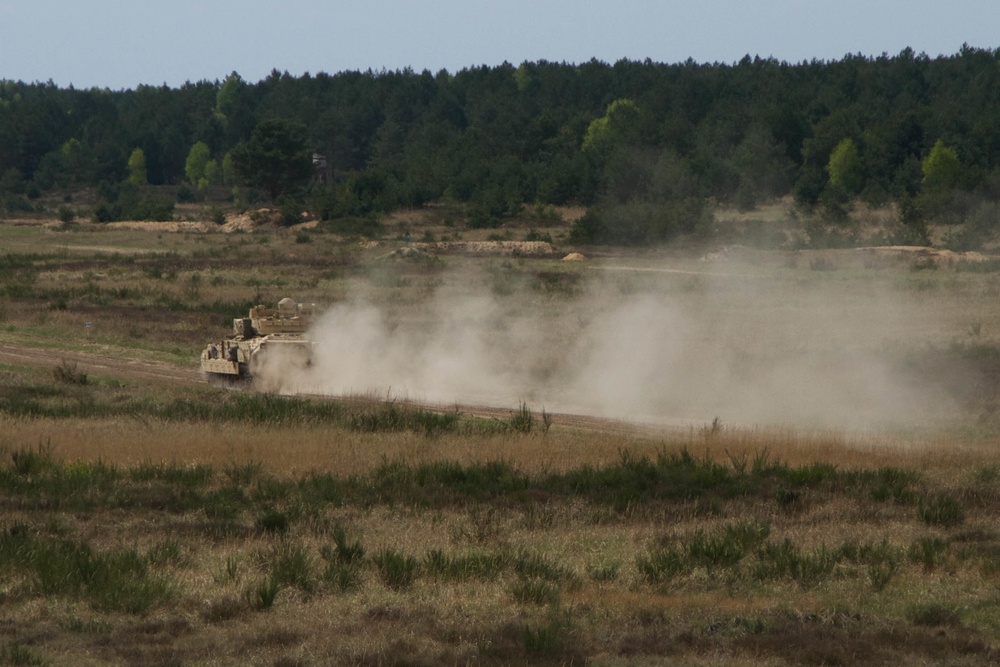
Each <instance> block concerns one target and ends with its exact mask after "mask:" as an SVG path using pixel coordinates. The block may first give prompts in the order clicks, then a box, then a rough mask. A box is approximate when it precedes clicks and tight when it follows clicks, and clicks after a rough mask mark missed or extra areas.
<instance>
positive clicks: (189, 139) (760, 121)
mask: <svg viewBox="0 0 1000 667" xmlns="http://www.w3.org/2000/svg"><path fill="white" fill-rule="evenodd" d="M314 152H318V153H321V154H323V155H325V156H326V157H327V159H328V160H329V168H328V170H327V171H328V173H329V174H330V175H332V178H331V179H329V180H327V182H317V179H315V178H314V171H313V164H312V154H313V153H314ZM147 185H154V186H155V185H176V186H183V187H181V188H179V191H180V192H183V193H184V194H185V196H195V197H196V196H197V193H198V192H199V191H200V190H203V189H205V188H206V187H212V186H222V185H227V186H230V187H237V186H242V187H244V188H246V187H248V186H249V187H251V188H252V189H253V191H255V192H259V193H260V196H261V197H262V198H266V199H268V200H272V201H275V202H278V203H281V202H290V201H294V202H295V204H296V205H301V204H302V203H305V204H307V205H308V206H310V207H311V208H312V209H313V210H315V211H316V212H317V213H318V214H319V215H321V216H322V217H324V218H327V219H339V218H358V217H362V218H363V217H365V216H372V215H377V214H379V213H382V212H386V211H391V210H393V209H397V208H401V207H419V206H422V205H424V204H426V203H428V202H431V201H435V200H440V199H448V200H450V201H454V202H459V203H462V204H464V205H466V207H467V210H468V212H469V224H470V225H473V226H483V227H490V226H497V225H499V224H501V223H502V221H503V219H504V218H506V217H508V216H513V215H517V214H518V213H519V212H520V211H521V210H522V209H523V208H524V207H525V206H533V205H536V204H543V205H565V204H579V205H584V206H587V207H588V210H589V213H588V216H587V217H586V218H585V219H584V220H583V221H581V223H580V224H578V225H577V228H576V229H575V230H574V234H575V235H576V236H577V238H578V239H579V240H584V241H591V242H616V243H647V242H657V241H665V240H669V239H671V238H673V237H675V236H677V235H678V234H684V233H710V229H711V227H712V220H711V206H710V202H719V203H725V204H732V205H735V206H739V207H741V208H744V209H752V208H754V207H755V206H756V205H757V204H758V203H759V202H761V201H763V200H767V199H770V198H773V197H780V196H785V195H789V194H791V195H794V196H795V198H796V200H797V201H798V202H799V203H801V204H802V205H804V206H809V207H816V208H817V209H818V210H821V211H823V212H824V214H825V215H826V216H828V218H829V219H830V220H833V221H836V220H843V219H846V215H847V212H848V211H849V210H850V208H851V207H852V206H854V205H856V203H857V202H865V203H868V204H872V205H884V204H887V203H896V204H898V207H899V211H900V213H901V217H902V219H903V222H904V223H906V225H907V227H908V230H909V231H908V233H910V234H912V236H913V237H914V238H918V239H919V237H920V236H921V234H922V233H924V232H923V231H922V230H924V229H925V226H926V224H928V223H930V222H945V223H958V222H966V223H969V222H971V223H973V224H972V225H970V228H975V229H979V230H980V232H981V233H986V232H988V231H989V230H991V229H992V228H993V227H995V226H996V223H997V219H996V218H997V214H996V210H997V209H996V206H995V202H996V201H997V200H998V199H1000V49H998V50H984V49H976V48H971V47H968V46H963V47H962V48H961V50H960V51H959V52H958V53H956V54H953V55H947V56H940V57H936V58H930V57H928V56H926V55H925V54H917V53H914V52H913V51H912V50H910V49H906V50H904V51H902V52H900V53H899V54H897V55H891V56H890V55H886V54H883V55H881V56H878V57H866V56H861V55H856V56H853V55H852V56H846V57H844V58H843V59H840V60H835V61H820V60H812V61H807V62H800V63H787V62H783V61H777V60H774V59H761V58H751V57H749V56H748V57H745V58H744V59H742V60H741V61H739V62H737V63H732V64H721V63H711V64H702V63H695V62H693V61H691V60H688V61H687V62H684V63H678V64H662V63H656V62H652V61H650V60H646V61H641V62H640V61H630V60H621V61H618V62H616V63H614V64H608V63H604V62H600V61H597V60H592V61H590V62H585V63H582V64H568V63H553V62H546V61H539V62H525V63H523V64H521V65H520V66H517V67H515V66H513V65H511V64H508V63H504V64H502V65H499V66H495V67H488V66H482V67H470V68H466V69H463V70H461V71H458V72H455V73H449V72H447V71H444V70H442V71H440V72H438V73H436V74H434V73H431V72H429V71H423V72H415V71H412V70H409V69H405V70H402V71H380V72H375V71H367V72H357V71H348V72H341V73H337V74H325V73H319V74H316V75H310V74H305V75H303V76H291V75H289V74H288V73H281V72H278V71H273V72H272V73H271V74H270V75H269V76H268V77H266V78H265V79H263V80H261V81H259V82H257V83H251V82H247V81H245V80H243V79H242V77H240V76H239V75H238V74H237V73H235V72H234V73H233V74H231V75H230V76H228V77H226V79H225V80H223V81H214V82H209V81H201V82H197V83H187V84H185V85H183V86H180V87H179V88H170V87H166V86H160V87H156V86H140V87H138V88H136V89H135V90H121V91H111V90H106V89H89V90H77V89H74V88H72V87H70V88H59V87H57V86H55V85H54V84H52V83H51V82H49V83H24V82H15V81H6V80H4V81H0V206H2V207H4V208H6V210H7V211H8V212H11V211H16V210H18V209H24V208H28V209H30V207H31V206H32V203H31V202H32V200H33V199H34V198H36V197H38V196H39V195H40V194H41V193H44V192H46V191H50V190H60V189H70V190H71V189H73V188H82V187H87V188H97V192H98V193H99V198H100V204H99V205H98V206H97V207H96V208H97V210H96V211H95V217H98V218H100V217H102V216H103V217H104V218H106V219H113V218H114V217H115V216H121V215H127V214H128V215H135V214H136V213H139V214H141V215H143V216H146V217H152V218H154V219H155V218H157V217H164V216H169V215H170V203H169V202H164V201H159V200H156V199H155V196H153V195H149V194H148V192H147V190H148V188H146V186H147ZM151 197H153V199H151ZM116 207H117V208H116Z"/></svg>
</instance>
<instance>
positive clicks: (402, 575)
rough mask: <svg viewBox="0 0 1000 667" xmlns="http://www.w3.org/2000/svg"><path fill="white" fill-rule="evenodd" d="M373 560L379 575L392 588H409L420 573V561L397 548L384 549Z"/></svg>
mask: <svg viewBox="0 0 1000 667" xmlns="http://www.w3.org/2000/svg"><path fill="white" fill-rule="evenodd" d="M372 562H373V563H374V564H375V568H376V570H377V571H378V575H379V577H380V578H381V579H382V583H384V584H385V585H386V586H387V587H389V588H391V589H392V590H397V591H398V590H403V589H406V588H409V587H410V586H412V585H413V582H414V581H416V579H417V577H418V576H419V574H420V562H419V561H418V560H417V559H416V558H415V557H414V556H408V555H406V554H404V553H403V552H401V551H397V550H395V549H388V548H387V549H383V550H382V551H379V552H378V553H376V554H375V555H374V556H372Z"/></svg>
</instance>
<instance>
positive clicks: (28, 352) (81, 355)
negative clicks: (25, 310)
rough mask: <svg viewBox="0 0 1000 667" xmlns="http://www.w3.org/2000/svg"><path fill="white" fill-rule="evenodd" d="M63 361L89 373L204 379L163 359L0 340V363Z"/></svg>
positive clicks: (160, 379) (166, 380)
mask: <svg viewBox="0 0 1000 667" xmlns="http://www.w3.org/2000/svg"><path fill="white" fill-rule="evenodd" d="M63 362H65V363H68V364H76V366H77V369H78V370H79V371H81V372H83V373H87V374H91V375H112V376H115V377H120V378H123V379H131V380H143V381H147V382H164V383H171V384H182V385H189V386H190V385H194V384H197V383H199V382H202V381H203V380H202V378H201V374H200V373H199V372H198V371H197V370H196V369H185V368H178V367H176V366H172V365H170V364H168V363H165V362H162V361H150V360H145V359H135V358H130V357H116V356H110V355H102V354H96V353H93V352H80V351H70V350H54V349H52V348H42V347H29V346H27V345H13V344H11V343H0V364H9V365H19V366H49V367H51V368H55V367H57V366H59V364H61V363H63Z"/></svg>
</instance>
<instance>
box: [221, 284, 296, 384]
mask: <svg viewBox="0 0 1000 667" xmlns="http://www.w3.org/2000/svg"><path fill="white" fill-rule="evenodd" d="M314 309H315V305H314V304H311V303H296V302H295V301H294V300H293V299H288V298H285V299H282V300H281V301H279V302H278V307H277V308H268V307H267V306H255V307H253V308H251V309H250V314H249V316H248V317H238V318H236V319H234V320H233V334H232V335H231V336H229V337H227V338H224V339H223V340H222V341H221V342H218V343H211V344H210V345H209V346H208V347H207V348H205V349H204V350H203V351H202V353H201V370H202V372H203V373H204V374H205V377H206V378H207V379H208V381H209V382H211V383H212V384H218V385H223V384H239V383H250V382H251V381H253V383H254V385H256V386H258V387H259V388H262V389H266V390H274V389H279V388H281V386H282V385H284V384H286V380H291V379H292V376H294V375H295V374H296V373H298V372H301V371H303V370H305V368H306V367H307V366H308V365H309V364H310V362H311V360H312V348H313V343H312V341H310V340H309V339H308V338H306V332H307V331H308V329H309V327H310V326H311V325H312V323H313V321H314Z"/></svg>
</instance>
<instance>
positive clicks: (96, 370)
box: [0, 343, 690, 436]
mask: <svg viewBox="0 0 1000 667" xmlns="http://www.w3.org/2000/svg"><path fill="white" fill-rule="evenodd" d="M63 362H66V363H69V364H76V367H77V369H78V370H79V371H81V372H84V373H87V374H89V375H110V376H114V377H117V378H121V379H124V380H138V381H142V382H148V383H151V384H157V383H164V384H170V385H174V386H188V387H191V386H197V385H202V384H204V382H205V380H204V378H203V377H202V375H201V372H200V371H199V370H197V369H194V368H191V369H185V368H178V367H176V366H172V365H170V364H168V363H165V362H161V361H150V360H145V359H135V358H127V357H113V356H107V355H101V354H96V353H93V352H79V351H67V350H53V349H51V348H38V347H30V346H26V345H14V344H11V343H0V364H8V365H17V366H48V367H50V368H55V367H56V366H58V365H59V364H60V363H63ZM312 397H313V398H329V397H323V396H312ZM426 407H429V408H430V409H432V410H440V411H442V412H444V411H452V410H455V409H458V410H459V411H460V412H462V413H463V414H467V415H473V416H476V417H483V418H485V419H499V420H504V421H505V420H507V419H509V418H510V417H511V415H512V414H513V413H514V411H515V410H514V409H513V408H498V407H489V406H483V405H449V406H437V405H429V406H426ZM549 416H550V417H551V419H552V425H553V427H557V428H559V429H570V430H576V431H587V432H599V433H607V434H616V433H618V434H622V435H626V434H627V435H632V436H635V435H649V436H656V435H658V434H662V433H665V432H667V431H676V430H677V428H678V427H681V426H683V427H684V428H690V425H681V424H672V425H657V424H638V423H632V422H625V421H620V420H614V419H603V418H599V417H590V416H587V415H575V414H562V413H557V414H550V415H549ZM535 419H536V420H537V422H538V423H539V424H540V423H541V414H540V413H537V412H536V413H535Z"/></svg>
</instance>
